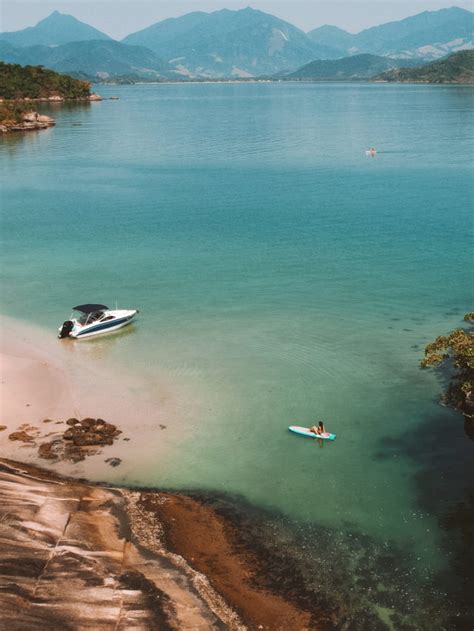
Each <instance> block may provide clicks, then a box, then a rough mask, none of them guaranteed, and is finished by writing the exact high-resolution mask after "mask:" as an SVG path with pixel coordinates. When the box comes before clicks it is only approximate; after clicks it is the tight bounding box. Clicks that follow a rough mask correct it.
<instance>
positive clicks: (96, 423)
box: [38, 418, 122, 462]
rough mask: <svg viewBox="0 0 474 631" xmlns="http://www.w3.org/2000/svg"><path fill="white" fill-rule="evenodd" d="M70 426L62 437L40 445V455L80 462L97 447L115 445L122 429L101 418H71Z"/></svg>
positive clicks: (94, 451) (49, 458) (68, 421)
mask: <svg viewBox="0 0 474 631" xmlns="http://www.w3.org/2000/svg"><path fill="white" fill-rule="evenodd" d="M66 424H67V425H68V426H69V427H68V429H67V430H66V431H65V432H64V433H63V435H62V437H61V438H55V439H54V440H51V441H49V442H47V443H43V444H42V445H40V446H39V450H38V455H39V457H40V458H44V459H46V460H71V461H72V462H79V461H80V460H85V458H86V456H88V455H91V454H92V453H96V451H97V447H102V446H104V445H113V444H114V440H115V439H116V438H117V437H118V436H120V434H121V433H122V431H121V430H120V429H118V428H117V426H116V425H113V424H112V423H107V422H106V421H104V420H103V419H101V418H97V419H94V418H83V419H82V420H79V419H77V418H70V419H69V420H67V421H66Z"/></svg>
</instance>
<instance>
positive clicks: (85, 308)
mask: <svg viewBox="0 0 474 631" xmlns="http://www.w3.org/2000/svg"><path fill="white" fill-rule="evenodd" d="M105 309H108V307H106V306H105V305H92V304H91V305H77V307H73V310H74V311H80V312H81V313H94V312H95V311H104V310H105Z"/></svg>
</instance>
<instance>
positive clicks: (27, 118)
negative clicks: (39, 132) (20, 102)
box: [0, 111, 56, 133]
mask: <svg viewBox="0 0 474 631" xmlns="http://www.w3.org/2000/svg"><path fill="white" fill-rule="evenodd" d="M21 117H22V119H23V120H22V121H21V122H16V123H5V122H4V123H3V124H1V125H0V132H2V133H6V132H9V131H28V130H30V129H47V128H48V127H53V125H56V121H55V120H54V118H51V117H50V116H45V115H44V114H38V112H34V111H29V112H23V113H22V115H21Z"/></svg>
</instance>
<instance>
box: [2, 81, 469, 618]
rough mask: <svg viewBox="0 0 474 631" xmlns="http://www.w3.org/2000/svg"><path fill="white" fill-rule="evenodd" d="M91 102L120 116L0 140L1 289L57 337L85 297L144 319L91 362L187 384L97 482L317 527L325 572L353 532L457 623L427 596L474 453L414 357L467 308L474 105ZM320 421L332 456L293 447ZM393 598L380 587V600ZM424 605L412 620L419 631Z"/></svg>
mask: <svg viewBox="0 0 474 631" xmlns="http://www.w3.org/2000/svg"><path fill="white" fill-rule="evenodd" d="M98 91H99V92H100V93H101V94H103V95H104V96H107V95H112V94H116V95H118V96H120V100H118V101H107V100H106V101H103V102H102V103H93V104H91V105H88V106H72V107H64V106H63V107H59V108H58V109H55V113H54V115H55V117H56V119H57V127H55V128H54V129H51V130H48V131H46V132H42V133H38V134H36V133H35V134H29V135H25V136H22V137H10V138H7V139H6V140H4V141H3V142H2V144H1V145H0V160H1V164H2V239H3V241H2V249H1V263H2V266H1V270H2V283H1V291H2V310H3V311H4V312H5V313H7V314H9V315H13V316H16V317H21V318H24V319H27V320H31V321H35V322H42V323H45V325H47V326H49V327H50V328H51V331H52V332H54V329H55V326H56V325H58V324H59V323H60V322H61V321H62V320H64V319H65V317H67V316H68V314H69V309H70V306H71V305H73V304H77V303H79V302H88V301H97V302H105V303H106V304H110V305H114V304H115V301H116V300H118V301H119V304H120V305H121V306H123V307H138V308H140V311H141V314H140V315H141V318H140V321H139V322H138V323H137V325H136V326H135V327H134V329H133V331H129V332H128V334H123V335H122V336H116V337H114V338H109V340H110V342H108V341H106V338H102V340H101V341H100V342H99V341H94V340H92V341H91V342H90V343H88V344H89V348H90V347H91V346H92V348H93V345H94V344H100V348H101V349H103V348H105V347H106V348H107V351H106V355H107V357H106V360H107V361H110V362H115V363H116V364H118V365H120V366H123V367H125V368H127V369H131V370H133V372H134V374H138V375H140V376H141V378H142V383H143V388H144V391H145V390H146V391H159V389H160V376H163V375H164V376H166V377H167V378H168V379H171V380H173V381H174V382H175V383H176V384H177V386H178V389H179V387H181V386H182V388H183V391H186V392H187V393H188V394H187V397H188V398H186V403H183V404H182V406H181V407H180V414H177V415H174V416H173V415H171V416H170V418H169V424H170V427H171V426H173V427H174V429H178V430H179V432H181V430H182V439H180V440H176V433H175V434H173V439H170V438H167V436H171V434H170V433H169V434H167V432H166V431H163V432H159V433H157V437H154V438H151V439H150V448H149V449H148V450H146V449H145V450H144V452H143V453H141V454H140V457H139V458H137V459H136V460H134V461H133V462H128V463H127V462H124V463H123V465H122V466H121V467H120V468H118V469H116V470H113V471H111V472H110V474H109V479H113V480H114V481H119V482H127V483H132V484H138V485H158V486H168V487H170V488H177V489H189V488H192V489H197V490H200V491H210V492H219V493H225V494H227V495H229V494H230V495H232V496H234V497H238V498H240V499H239V501H241V502H242V506H247V507H248V506H253V507H257V508H259V509H262V510H265V511H270V513H271V515H273V517H272V519H274V520H275V523H277V522H278V523H283V524H285V528H286V527H288V528H289V530H290V531H291V532H292V533H293V535H294V533H297V532H300V535H299V537H300V540H301V537H303V538H304V537H306V538H308V537H314V536H315V535H314V532H315V531H314V529H318V528H319V529H320V530H319V531H318V532H319V536H324V537H329V540H331V541H333V544H331V545H334V546H337V549H338V550H339V551H340V558H346V557H345V556H344V555H345V554H349V552H348V551H349V550H352V548H351V545H350V542H348V537H349V534H350V537H366V538H369V540H370V549H371V550H373V553H371V558H372V559H375V558H376V557H377V555H378V556H380V557H381V558H382V556H383V554H384V553H385V552H386V550H387V549H390V550H391V553H392V554H395V555H397V554H398V555H399V556H400V555H403V556H404V558H405V557H406V559H407V560H406V563H407V568H408V569H407V573H408V575H409V576H410V577H411V578H410V580H413V581H415V584H416V586H417V590H418V589H421V587H420V586H421V585H424V586H426V585H427V584H428V583H429V584H430V586H431V587H432V589H433V590H434V592H433V593H435V596H433V600H434V601H436V602H437V606H438V607H441V608H443V609H444V611H445V612H446V611H450V613H452V612H453V608H454V607H457V608H458V609H460V611H461V613H462V606H463V605H462V603H461V604H458V601H457V600H456V598H457V596H455V595H453V594H454V593H455V591H456V590H455V589H454V588H453V592H452V594H449V595H446V593H445V592H443V591H442V590H443V589H444V586H445V583H446V582H450V584H451V585H452V584H453V581H455V580H456V579H455V578H454V579H453V573H454V575H457V576H458V575H459V569H456V568H455V567H454V562H453V558H454V557H455V556H456V554H457V553H458V550H459V547H458V544H457V531H455V532H454V533H453V532H452V531H451V532H449V534H448V535H447V534H446V531H445V528H444V527H443V526H442V525H440V523H441V522H442V520H443V518H444V516H445V515H447V514H449V513H450V512H452V511H453V510H454V508H453V507H456V506H457V505H458V503H459V502H462V501H464V499H465V494H466V493H467V491H468V490H469V486H470V484H471V482H472V474H473V473H474V472H473V469H472V462H473V458H472V455H473V454H472V447H473V443H472V442H470V441H469V440H468V439H467V437H466V435H465V434H464V431H463V424H462V418H461V417H459V416H457V415H456V414H454V413H453V412H451V411H449V410H446V409H443V408H441V407H440V406H439V405H438V404H437V395H438V393H439V392H440V390H441V389H442V383H441V382H440V381H439V380H438V378H437V377H436V376H435V375H433V374H432V373H430V372H424V371H420V370H419V368H418V361H419V359H420V357H421V356H422V352H423V348H424V345H425V344H426V343H427V342H428V341H430V340H431V339H432V338H433V337H435V336H436V335H438V334H440V333H443V332H445V331H447V330H450V329H451V328H453V327H456V326H460V325H461V324H462V315H463V314H464V312H466V311H467V310H470V309H472V302H473V280H474V279H473V271H472V270H473V269H474V268H473V265H472V263H473V253H472V236H473V235H472V233H473V213H472V202H473V193H474V191H473V180H472V158H473V155H472V128H473V126H472V123H473V111H474V109H473V106H472V104H473V100H472V97H473V90H472V88H469V87H453V86H449V87H441V86H389V85H350V84H336V85H332V84H319V85H311V84H263V85H234V84H227V85H225V84H224V85H205V84H198V85H146V86H122V87H117V86H108V87H104V86H100V87H99V88H98ZM369 146H376V147H377V148H378V150H379V153H378V154H377V156H376V157H375V158H369V157H367V156H366V155H365V149H366V148H367V147H369ZM84 353H85V352H84ZM86 359H87V361H90V356H89V355H87V356H86V354H84V358H83V360H84V361H86ZM78 360H79V361H81V356H80V355H79V357H78ZM95 361H102V359H95ZM189 391H191V392H193V395H192V396H191V397H190V398H189ZM319 418H323V419H325V421H326V426H327V428H328V429H329V430H330V431H332V432H334V433H336V434H337V435H338V438H337V440H336V442H335V443H334V444H329V445H328V444H325V445H324V446H323V447H322V448H321V447H320V446H319V445H318V444H316V443H314V442H313V441H309V440H305V439H301V438H299V437H296V436H292V435H289V434H288V432H287V431H286V427H287V426H288V424H290V423H298V424H303V425H306V424H309V423H311V422H313V421H314V420H316V419H319ZM446 428H448V429H449V437H446V435H445V434H444V435H443V434H442V432H443V429H444V430H446ZM158 434H159V435H158ZM167 441H168V443H167ZM158 442H159V443H160V445H161V446H163V445H164V446H165V447H166V449H164V450H162V452H160V453H162V455H161V456H160V458H159V459H158V461H157V458H156V446H157V443H158ZM243 510H246V509H243ZM440 520H441V522H440ZM443 523H444V522H443ZM303 532H304V533H305V534H304V535H303V534H301V533H303ZM308 533H312V534H308ZM322 533H325V534H324V535H323V534H322ZM328 533H329V534H328ZM331 533H332V534H331ZM354 533H355V534H354ZM346 535H347V536H346ZM282 536H283V535H282ZM285 536H289V535H285ZM316 536H318V535H316ZM331 537H333V539H331ZM336 540H337V543H336ZM300 542H301V541H300ZM307 543H308V542H307ZM288 545H289V544H288ZM364 545H365V544H364ZM295 546H296V543H295ZM368 547H369V544H368V543H367V545H365V549H368ZM395 550H396V551H398V552H394V551H395ZM358 554H360V550H359V551H358V552H353V555H355V556H357V555H358ZM310 556H311V555H310ZM318 559H319V560H318ZM318 559H316V558H314V563H315V564H317V562H321V557H318ZM381 565H383V564H381ZM381 565H380V566H379V567H381ZM385 565H388V566H390V563H388V562H387V561H386V562H385ZM317 567H318V568H319V569H318V571H319V572H322V570H321V568H320V567H319V566H317ZM371 567H372V566H371ZM351 572H352V574H355V573H356V572H355V571H351ZM372 573H373V576H375V570H373V572H372ZM446 576H447V577H448V578H449V580H448V579H447V578H446ZM443 577H444V578H443ZM328 580H329V579H328ZM373 580H375V579H373ZM377 580H378V581H379V583H380V580H382V579H380V580H379V579H377ZM404 580H405V583H406V581H407V578H406V575H405V579H404ZM398 581H399V577H398V576H397V575H396V572H395V570H394V571H393V572H390V571H389V570H384V575H383V583H384V585H386V587H385V588H384V589H389V587H388V586H387V585H389V584H391V583H392V584H393V585H395V586H398V585H399V583H398ZM323 583H324V581H323ZM328 585H329V583H328ZM431 587H430V589H431ZM379 588H380V585H379ZM397 589H398V587H394V588H393V590H392V591H396V590H397ZM440 590H441V591H440ZM379 591H380V589H379ZM356 593H359V595H360V598H364V599H367V598H368V601H369V603H370V606H371V607H373V608H374V610H377V611H379V613H380V612H381V613H380V616H381V617H382V618H384V619H385V620H386V619H387V618H386V616H387V611H385V610H386V609H388V611H389V614H390V615H392V613H391V612H392V611H393V612H398V605H396V604H394V602H395V601H393V602H392V601H390V599H388V602H385V601H384V604H383V606H382V604H381V601H380V599H377V598H376V597H375V596H374V597H372V596H367V585H365V587H362V586H360V585H359V587H358V588H356ZM440 593H441V594H442V595H441V596H440ZM417 598H418V600H417V602H416V604H413V605H412V606H411V609H410V612H409V613H407V612H405V614H406V615H407V616H408V618H407V620H411V623H413V624H415V623H414V622H413V621H414V620H415V619H416V621H417V622H416V625H417V626H418V628H423V624H424V622H423V621H422V616H423V615H424V613H426V611H429V610H430V607H431V606H432V604H431V600H430V598H431V596H430V595H429V594H427V595H424V596H423V595H422V596H419V597H417ZM364 602H365V603H366V604H367V602H366V601H364ZM440 603H441V604H440ZM453 603H456V604H455V605H454V604H453ZM354 607H355V605H354ZM377 608H378V609H377ZM354 610H355V609H354ZM383 612H385V613H383ZM420 612H422V613H420ZM423 612H424V613H423ZM390 615H389V617H390ZM393 615H396V613H393ZM426 615H428V614H426ZM440 615H441V614H440ZM417 616H421V617H418V618H417ZM405 623H406V624H408V622H406V620H405ZM427 628H428V627H427Z"/></svg>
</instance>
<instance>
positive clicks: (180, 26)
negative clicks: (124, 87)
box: [0, 7, 474, 80]
mask: <svg viewBox="0 0 474 631" xmlns="http://www.w3.org/2000/svg"><path fill="white" fill-rule="evenodd" d="M473 15H474V14H473V13H472V12H470V11H466V10H465V9H460V8H458V7H452V8H450V9H441V10H439V11H425V12H423V13H419V14H418V15H415V16H411V17H408V18H406V19H404V20H399V21H397V22H389V23H387V24H382V25H380V26H376V27H372V28H370V29H365V30H364V31H361V32H360V33H357V34H351V33H348V32H346V31H344V30H342V29H340V28H338V27H335V26H329V25H326V26H322V27H320V28H318V29H314V30H313V31H311V32H310V33H304V32H303V31H301V30H300V29H298V28H296V27H295V26H293V25H292V24H289V23H288V22H285V21H284V20H281V19H279V18H277V17H275V16H273V15H270V14H268V13H264V12H263V11H258V10H255V9H252V8H250V7H247V8H246V9H240V10H236V11H233V10H229V9H222V10H219V11H214V12H212V13H206V12H203V11H194V12H192V13H188V14H186V15H183V16H181V17H177V18H169V19H166V20H163V21H161V22H158V23H156V24H152V25H151V26H149V27H147V28H145V29H142V30H141V31H138V32H136V33H131V34H130V35H128V36H127V37H125V38H124V39H123V40H122V42H117V41H115V40H113V39H111V38H110V37H109V36H108V35H106V34H105V33H102V32H101V31H98V30H97V29H95V28H93V27H92V26H89V25H88V24H85V23H83V22H81V21H80V20H77V19H76V18H74V17H72V16H70V15H64V14H62V13H59V12H58V11H55V12H54V13H52V14H51V15H49V16H48V17H47V18H45V19H44V20H41V22H39V23H38V24H37V25H36V26H33V27H29V28H26V29H23V30H21V31H16V32H7V33H1V34H0V59H3V60H4V61H7V62H10V63H18V64H23V65H25V64H42V65H44V66H45V67H48V68H52V69H55V70H58V71H61V72H73V73H74V74H76V75H78V74H79V75H85V76H88V77H92V78H98V79H104V78H108V79H111V78H113V77H114V76H126V77H130V79H131V80H133V79H135V80H136V79H146V80H155V79H158V80H161V79H167V78H169V79H178V78H182V79H186V78H198V79H203V78H204V79H205V78H208V79H217V78H251V77H261V76H267V77H269V76H275V75H277V74H288V73H291V72H295V71H296V69H298V68H302V67H303V66H306V65H308V64H310V63H312V62H316V61H322V60H341V58H345V57H351V56H354V57H359V59H356V60H355V61H354V62H351V63H349V62H348V61H342V60H341V61H338V63H337V64H332V65H331V64H329V65H328V64H325V65H324V64H322V65H321V64H320V65H319V66H318V65H317V64H316V65H315V66H313V71H314V70H315V69H316V68H318V69H319V70H318V72H319V75H317V76H323V75H324V74H325V73H326V76H329V75H331V76H332V75H333V74H334V72H336V75H337V76H338V77H339V78H341V79H344V80H347V79H349V78H351V77H352V78H364V77H366V76H368V75H367V73H368V72H369V71H370V68H372V69H374V72H383V71H384V70H389V69H390V68H393V67H394V66H393V63H394V62H393V59H394V58H398V59H405V60H414V61H417V62H419V63H422V62H423V61H429V60H432V59H437V58H441V57H444V56H446V55H447V54H449V53H451V52H456V51H458V50H463V49H471V48H474V44H473ZM361 54H365V55H372V56H376V57H379V58H386V59H389V61H384V62H382V61H380V60H378V61H377V60H375V59H370V58H365V61H364V58H361V57H360V55H361ZM396 63H397V64H398V61H397V62H396ZM364 64H365V68H364ZM351 68H352V70H351ZM351 73H352V74H351Z"/></svg>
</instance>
